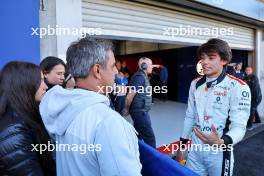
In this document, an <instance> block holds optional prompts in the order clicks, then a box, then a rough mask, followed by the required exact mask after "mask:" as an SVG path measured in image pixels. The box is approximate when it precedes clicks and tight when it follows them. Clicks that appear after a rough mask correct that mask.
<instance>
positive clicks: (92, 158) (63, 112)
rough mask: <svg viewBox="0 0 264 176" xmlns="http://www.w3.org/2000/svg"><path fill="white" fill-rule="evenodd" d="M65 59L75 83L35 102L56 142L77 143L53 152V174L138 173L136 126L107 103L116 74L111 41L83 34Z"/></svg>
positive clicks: (129, 175) (119, 175)
mask: <svg viewBox="0 0 264 176" xmlns="http://www.w3.org/2000/svg"><path fill="white" fill-rule="evenodd" d="M66 60H67V66H68V67H67V68H68V69H69V73H71V74H72V76H73V77H74V79H75V81H76V88H74V89H64V88H62V87H60V86H54V87H53V88H52V89H51V90H50V91H48V92H47V93H46V95H45V96H44V97H43V99H42V101H41V104H40V113H41V116H42V119H43V122H44V124H45V127H46V129H47V130H48V132H49V133H50V134H51V136H53V137H54V139H55V140H56V142H57V143H58V145H61V144H67V145H69V146H76V145H77V146H78V147H77V150H76V149H75V150H73V149H72V150H70V151H63V150H57V151H56V166H57V175H58V176H68V175H69V176H71V175H78V176H81V175H83V176H86V175H89V176H90V175H91V176H101V175H116V176H123V175H125V176H140V175H141V167H142V166H141V163H140V160H139V149H138V139H137V136H136V131H135V129H134V127H133V126H132V125H131V124H129V123H128V122H127V121H126V120H125V119H124V118H123V117H122V116H120V114H118V113H117V112H116V111H114V110H112V109H111V108H110V107H109V104H110V102H109V99H108V97H107V96H106V94H108V93H109V91H110V90H112V88H113V86H114V78H115V73H116V67H115V57H114V54H113V44H112V42H111V41H109V40H105V39H95V38H82V39H80V40H78V41H76V42H74V43H72V44H71V45H70V46H69V48H68V49H67V53H66ZM83 146H84V147H83ZM81 147H82V150H78V148H80V149H81Z"/></svg>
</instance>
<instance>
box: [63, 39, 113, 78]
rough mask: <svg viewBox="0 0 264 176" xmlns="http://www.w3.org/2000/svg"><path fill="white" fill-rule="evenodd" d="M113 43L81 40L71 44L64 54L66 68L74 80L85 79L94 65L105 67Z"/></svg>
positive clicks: (101, 40) (102, 40)
mask: <svg viewBox="0 0 264 176" xmlns="http://www.w3.org/2000/svg"><path fill="white" fill-rule="evenodd" d="M113 49H114V48H113V43H112V42H111V41H110V40H106V39H95V38H88V37H86V38H82V39H80V40H78V41H76V42H73V43H72V44H71V45H70V46H69V48H68V49H67V53H66V60H67V68H68V71H69V73H71V74H72V76H73V77H74V78H86V77H87V76H88V74H89V72H90V69H91V68H92V66H93V65H95V64H100V65H102V66H103V67H105V66H106V63H107V61H108V57H107V55H106V53H107V51H108V50H112V51H113Z"/></svg>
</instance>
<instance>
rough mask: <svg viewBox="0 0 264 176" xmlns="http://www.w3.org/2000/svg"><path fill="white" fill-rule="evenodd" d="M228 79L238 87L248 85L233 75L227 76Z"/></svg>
mask: <svg viewBox="0 0 264 176" xmlns="http://www.w3.org/2000/svg"><path fill="white" fill-rule="evenodd" d="M226 78H227V79H228V80H229V82H231V83H235V85H238V86H246V85H247V83H246V82H245V81H243V80H242V79H239V78H237V77H235V76H233V75H230V74H226Z"/></svg>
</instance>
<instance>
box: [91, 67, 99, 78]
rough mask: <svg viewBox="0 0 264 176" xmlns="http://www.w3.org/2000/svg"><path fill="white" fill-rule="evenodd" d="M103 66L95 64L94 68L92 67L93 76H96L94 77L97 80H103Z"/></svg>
mask: <svg viewBox="0 0 264 176" xmlns="http://www.w3.org/2000/svg"><path fill="white" fill-rule="evenodd" d="M101 69H102V68H101V65H99V64H95V65H94V66H93V67H92V69H91V71H92V74H93V75H94V77H95V78H96V79H101V74H100V72H101Z"/></svg>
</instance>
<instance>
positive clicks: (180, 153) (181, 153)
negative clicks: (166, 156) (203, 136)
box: [175, 149, 185, 163]
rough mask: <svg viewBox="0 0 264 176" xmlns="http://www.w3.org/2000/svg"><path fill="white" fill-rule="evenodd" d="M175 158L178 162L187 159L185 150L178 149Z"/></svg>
mask: <svg viewBox="0 0 264 176" xmlns="http://www.w3.org/2000/svg"><path fill="white" fill-rule="evenodd" d="M175 160H176V161H177V162H179V163H180V162H181V161H182V160H185V158H184V155H183V152H182V151H181V150H180V149H179V150H178V151H177V153H176V158H175Z"/></svg>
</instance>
